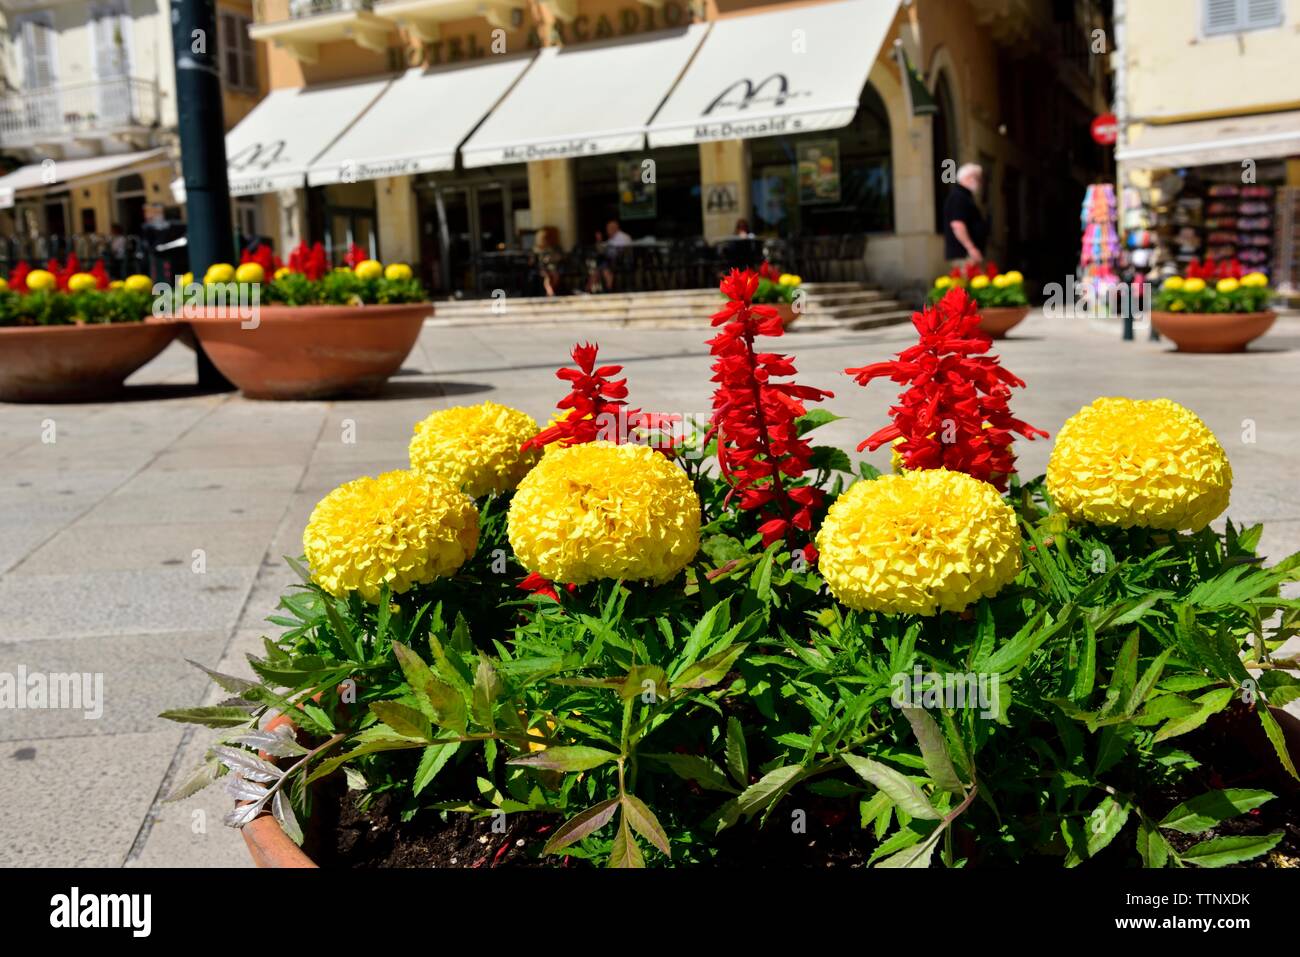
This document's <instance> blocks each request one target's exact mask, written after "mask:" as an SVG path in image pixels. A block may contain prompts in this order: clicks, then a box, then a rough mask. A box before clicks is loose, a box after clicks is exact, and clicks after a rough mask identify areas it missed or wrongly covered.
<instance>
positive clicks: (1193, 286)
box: [1183, 276, 1205, 292]
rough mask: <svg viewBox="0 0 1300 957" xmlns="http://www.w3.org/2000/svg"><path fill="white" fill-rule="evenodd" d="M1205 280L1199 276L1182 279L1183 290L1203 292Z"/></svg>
mask: <svg viewBox="0 0 1300 957" xmlns="http://www.w3.org/2000/svg"><path fill="white" fill-rule="evenodd" d="M1204 291H1205V280H1204V279H1201V278H1199V277H1195V276H1194V277H1192V278H1191V279H1185V280H1183V292H1204Z"/></svg>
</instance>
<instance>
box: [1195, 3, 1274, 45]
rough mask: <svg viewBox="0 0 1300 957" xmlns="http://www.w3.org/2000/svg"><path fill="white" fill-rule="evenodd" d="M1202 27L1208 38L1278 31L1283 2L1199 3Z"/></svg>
mask: <svg viewBox="0 0 1300 957" xmlns="http://www.w3.org/2000/svg"><path fill="white" fill-rule="evenodd" d="M1201 11H1202V12H1201V24H1202V28H1203V31H1204V33H1205V35H1206V36H1207V37H1210V36H1218V35H1220V34H1224V33H1242V32H1245V31H1247V30H1267V29H1270V28H1272V27H1280V26H1281V25H1282V21H1283V18H1284V15H1283V8H1282V0H1201Z"/></svg>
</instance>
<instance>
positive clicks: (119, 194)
mask: <svg viewBox="0 0 1300 957" xmlns="http://www.w3.org/2000/svg"><path fill="white" fill-rule="evenodd" d="M144 204H145V189H144V177H142V176H141V175H140V174H139V173H127V174H126V175H125V176H119V177H118V178H117V179H116V180H115V181H114V182H113V209H114V210H115V211H116V214H117V215H116V219H115V220H114V223H115V224H116V225H119V226H121V227H122V232H123V233H125V234H126V235H128V236H138V235H140V232H141V230H142V229H143V227H144Z"/></svg>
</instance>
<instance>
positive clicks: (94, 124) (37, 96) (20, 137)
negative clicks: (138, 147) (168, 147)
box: [0, 76, 158, 147]
mask: <svg viewBox="0 0 1300 957" xmlns="http://www.w3.org/2000/svg"><path fill="white" fill-rule="evenodd" d="M157 122H158V84H157V83H155V82H154V81H153V80H144V79H138V78H136V77H129V76H123V77H114V78H111V79H106V80H95V81H93V82H90V83H71V84H64V85H62V86H51V87H45V88H44V89H39V90H25V91H23V92H21V93H16V94H11V95H9V96H6V97H3V98H0V147H11V146H27V145H34V144H39V143H46V142H57V141H60V140H64V139H68V138H72V137H93V136H104V135H109V134H112V133H114V132H119V131H125V130H131V129H138V128H141V127H150V126H153V125H154V124H156V123H157Z"/></svg>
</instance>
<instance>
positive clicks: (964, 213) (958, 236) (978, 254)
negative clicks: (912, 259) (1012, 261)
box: [943, 163, 989, 266]
mask: <svg viewBox="0 0 1300 957" xmlns="http://www.w3.org/2000/svg"><path fill="white" fill-rule="evenodd" d="M983 179H984V170H983V168H982V167H981V166H980V165H979V164H978V163H967V164H965V165H964V166H962V167H961V168H960V169H959V170H957V185H956V186H954V187H953V188H952V192H950V193H949V194H948V198H947V199H945V200H944V203H943V255H944V258H945V259H947V260H949V261H950V262H951V263H952V264H953V265H955V266H961V265H964V264H966V263H979V262H983V260H984V244H985V242H987V241H988V234H989V228H988V223H987V222H985V220H984V214H983V213H981V212H980V208H979V205H978V204H977V203H976V202H975V194H976V193H978V192H979V189H980V184H981V183H982V182H983Z"/></svg>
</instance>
